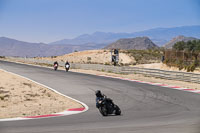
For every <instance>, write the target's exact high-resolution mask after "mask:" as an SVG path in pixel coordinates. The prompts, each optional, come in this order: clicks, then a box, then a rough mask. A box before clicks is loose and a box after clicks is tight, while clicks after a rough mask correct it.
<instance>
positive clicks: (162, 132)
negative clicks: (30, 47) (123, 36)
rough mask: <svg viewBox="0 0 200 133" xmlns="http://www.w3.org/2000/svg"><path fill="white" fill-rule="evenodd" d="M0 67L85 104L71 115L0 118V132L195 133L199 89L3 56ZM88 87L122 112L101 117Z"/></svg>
mask: <svg viewBox="0 0 200 133" xmlns="http://www.w3.org/2000/svg"><path fill="white" fill-rule="evenodd" d="M0 68H1V69H4V70H7V71H10V72H13V73H16V74H19V75H22V76H25V77H27V78H30V79H32V80H35V81H37V82H39V83H42V84H44V85H47V86H49V87H51V88H54V89H55V90H57V91H59V92H61V93H63V94H65V95H68V96H70V97H72V98H75V99H77V100H79V101H82V102H84V103H85V104H87V105H88V107H89V110H88V111H86V112H84V113H80V114H75V115H69V116H63V117H52V118H44V119H33V120H22V121H9V122H0V133H97V132H98V133H200V95H199V94H195V93H191V92H184V91H179V90H174V89H169V88H164V87H159V86H153V85H148V84H141V83H137V82H130V81H124V80H120V79H113V78H105V77H99V76H94V75H88V74H80V73H73V72H68V73H66V72H65V71H61V70H59V71H53V70H52V69H49V68H42V67H36V66H30V65H22V64H16V63H10V62H5V61H0ZM92 89H94V90H97V89H99V90H102V92H103V93H104V94H106V95H107V96H108V97H110V98H112V99H113V100H114V102H115V103H116V104H117V105H119V107H120V108H121V110H122V115H121V116H108V117H102V116H101V114H100V113H99V111H98V110H97V109H96V107H95V95H94V92H93V91H92Z"/></svg>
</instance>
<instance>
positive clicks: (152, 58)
mask: <svg viewBox="0 0 200 133" xmlns="http://www.w3.org/2000/svg"><path fill="white" fill-rule="evenodd" d="M123 52H124V53H127V54H129V55H130V56H132V57H134V58H135V60H136V64H148V63H155V62H160V61H161V57H162V55H163V52H162V51H161V50H159V49H148V50H135V49H132V50H126V51H123Z"/></svg>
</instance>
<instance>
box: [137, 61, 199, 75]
mask: <svg viewBox="0 0 200 133" xmlns="http://www.w3.org/2000/svg"><path fill="white" fill-rule="evenodd" d="M134 67H140V68H151V69H161V70H167V71H179V72H187V71H186V70H184V69H182V70H179V69H178V68H177V67H169V66H167V65H166V64H163V63H152V64H140V65H135V66H134ZM193 73H200V70H199V69H197V70H195V71H194V72H193Z"/></svg>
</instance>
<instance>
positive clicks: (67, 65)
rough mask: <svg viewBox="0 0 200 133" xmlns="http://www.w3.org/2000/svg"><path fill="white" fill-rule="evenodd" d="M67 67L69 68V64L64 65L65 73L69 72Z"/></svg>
mask: <svg viewBox="0 0 200 133" xmlns="http://www.w3.org/2000/svg"><path fill="white" fill-rule="evenodd" d="M69 67H70V65H69V64H66V65H65V69H66V72H68V71H69Z"/></svg>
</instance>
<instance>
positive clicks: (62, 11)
mask: <svg viewBox="0 0 200 133" xmlns="http://www.w3.org/2000/svg"><path fill="white" fill-rule="evenodd" d="M184 25H200V0H0V36H5V37H10V38H15V39H18V40H22V41H28V42H45V43H48V42H52V41H57V40H60V39H65V38H73V37H77V36H78V35H81V34H86V33H89V34H91V33H93V32H95V31H103V32H135V31H141V30H145V29H151V28H157V27H176V26H184Z"/></svg>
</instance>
